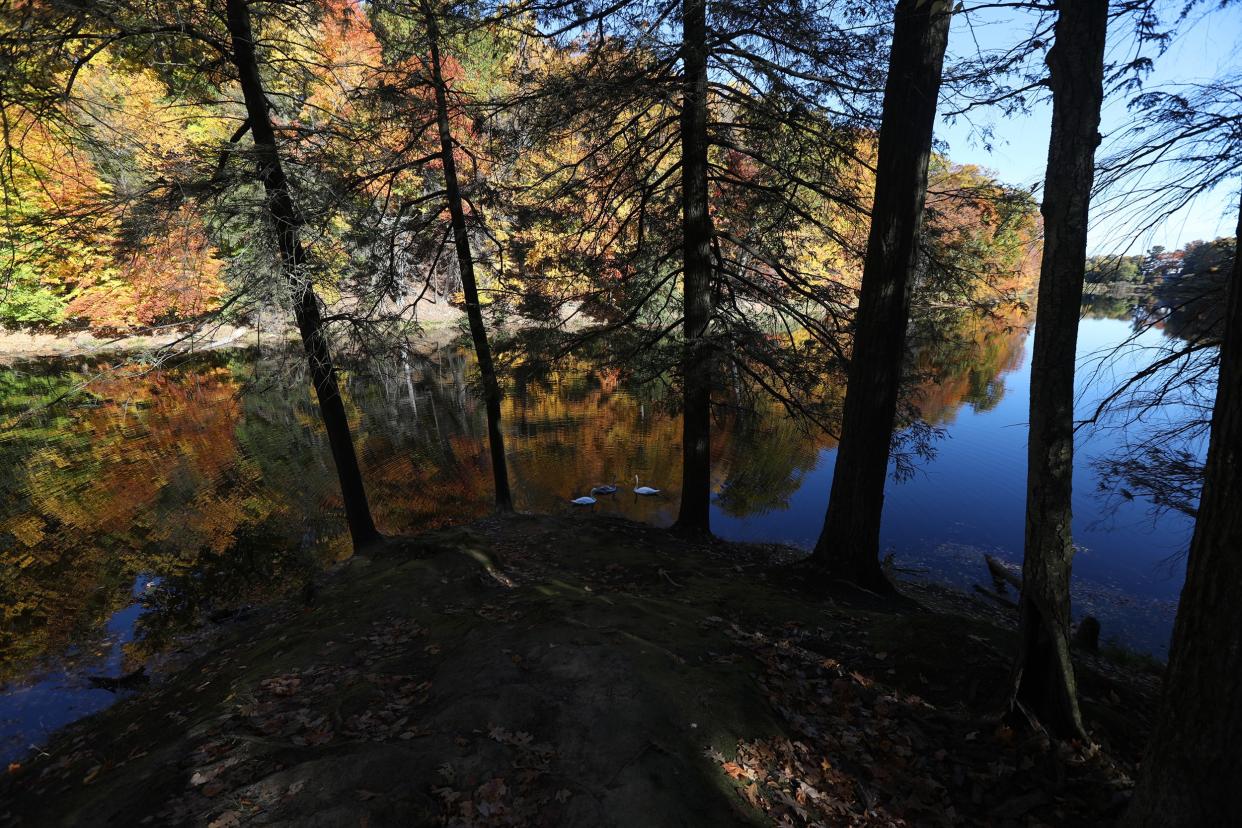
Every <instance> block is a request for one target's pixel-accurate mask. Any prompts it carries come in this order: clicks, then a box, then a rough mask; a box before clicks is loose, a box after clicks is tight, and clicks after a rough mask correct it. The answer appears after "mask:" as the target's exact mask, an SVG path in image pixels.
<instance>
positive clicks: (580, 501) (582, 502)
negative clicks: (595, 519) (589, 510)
mask: <svg viewBox="0 0 1242 828" xmlns="http://www.w3.org/2000/svg"><path fill="white" fill-rule="evenodd" d="M569 502H570V503H572V504H574V505H575V506H594V505H595V498H593V497H587V496H586V495H583V496H582V497H575V498H574V499H573V500H571V501H569Z"/></svg>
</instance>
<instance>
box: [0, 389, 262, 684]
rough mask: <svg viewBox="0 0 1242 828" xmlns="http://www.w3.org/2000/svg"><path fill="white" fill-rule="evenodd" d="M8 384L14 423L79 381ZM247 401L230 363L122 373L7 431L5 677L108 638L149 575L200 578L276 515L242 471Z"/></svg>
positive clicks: (2, 511) (0, 522)
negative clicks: (24, 409)
mask: <svg viewBox="0 0 1242 828" xmlns="http://www.w3.org/2000/svg"><path fill="white" fill-rule="evenodd" d="M88 370H93V366H91V367H89V368H88ZM5 379H6V384H5V386H6V387H5V390H6V391H8V392H11V391H14V390H18V391H19V393H18V394H16V395H13V394H6V398H5V400H4V416H5V417H6V418H8V417H11V416H13V415H14V414H15V413H16V412H17V410H19V409H17V408H16V406H20V405H21V404H22V402H21V401H26V402H30V401H34V399H32V398H36V399H37V398H40V397H46V396H47V395H48V394H54V393H58V392H59V391H61V390H68V388H69V387H70V386H71V385H72V384H73V383H74V382H76V381H78V380H79V379H80V377H79V376H77V375H74V374H61V375H58V376H51V377H39V376H34V377H29V376H23V374H22V373H21V372H20V371H12V372H6V373H5ZM14 386H18V387H19V388H18V389H15V388H14ZM235 390H236V383H235V382H234V381H233V379H232V377H231V375H230V373H229V371H228V369H227V368H225V367H221V366H218V365H207V366H203V367H200V368H199V369H197V370H194V371H192V372H189V373H186V372H182V371H173V372H166V373H151V374H146V373H142V374H134V373H126V372H124V371H121V372H117V373H113V374H110V375H109V376H108V377H107V378H105V379H102V380H99V381H96V382H94V383H92V384H91V385H90V386H89V395H88V397H87V398H86V400H85V401H81V400H79V402H77V403H75V404H72V405H71V406H69V407H57V408H56V409H54V411H53V412H51V413H48V414H46V415H44V416H42V417H40V418H39V419H28V420H22V421H19V422H18V423H17V425H16V427H15V428H12V429H11V430H10V431H9V432H8V435H7V437H6V439H5V440H4V442H3V443H2V444H0V463H2V464H3V466H4V467H5V468H6V469H7V472H6V473H5V475H4V476H3V477H2V478H0V487H2V488H3V491H4V495H5V503H4V505H3V506H0V549H2V550H3V551H0V557H3V559H4V560H3V561H2V563H3V566H0V569H2V570H3V572H4V574H3V575H2V576H0V578H2V579H3V580H0V592H2V593H3V594H4V595H3V597H4V601H3V605H4V618H3V625H2V627H0V642H2V644H3V654H4V655H3V657H4V664H3V665H2V666H0V676H4V675H6V674H9V672H10V670H11V669H12V668H13V666H14V665H15V664H16V663H18V662H20V661H22V660H24V657H26V656H33V655H38V654H40V653H43V652H47V651H50V650H56V649H60V648H63V647H64V646H66V645H67V644H68V643H69V642H70V641H71V640H79V635H80V634H81V633H82V632H84V631H85V630H88V629H92V628H95V627H97V626H98V624H99V622H100V621H101V620H102V618H103V617H106V615H107V614H108V613H109V612H111V611H113V610H115V609H117V608H119V607H120V606H123V605H124V604H126V603H128V601H129V598H130V595H129V590H130V587H131V585H132V584H133V582H134V579H135V578H136V577H137V576H138V575H139V574H141V573H146V572H159V573H168V574H172V573H175V572H178V571H188V570H191V569H193V568H194V567H195V566H196V564H197V561H198V559H199V557H200V556H201V555H204V554H217V555H218V554H221V553H223V552H225V551H226V550H228V549H230V548H231V547H232V546H233V545H234V542H235V536H236V532H237V530H238V528H239V527H240V526H244V525H251V524H255V523H258V522H260V521H262V520H263V519H265V518H266V517H267V515H268V514H270V512H271V511H272V508H273V506H272V504H271V503H270V502H268V501H266V500H264V499H261V498H255V497H253V496H252V494H251V493H252V492H253V491H254V489H255V485H256V484H257V474H256V472H257V469H255V468H253V467H252V466H250V465H249V464H246V463H244V462H241V463H239V462H238V456H237V448H236V442H235V440H234V427H235V425H236V421H237V418H238V414H239V410H240V409H239V405H238V403H237V401H236V398H235V396H234V392H235ZM15 404H16V405H15ZM187 506H188V508H187Z"/></svg>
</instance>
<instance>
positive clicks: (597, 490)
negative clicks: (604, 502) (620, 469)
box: [591, 483, 617, 495]
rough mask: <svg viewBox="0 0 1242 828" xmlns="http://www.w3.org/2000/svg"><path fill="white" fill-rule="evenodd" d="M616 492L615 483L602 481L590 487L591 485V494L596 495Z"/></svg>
mask: <svg viewBox="0 0 1242 828" xmlns="http://www.w3.org/2000/svg"><path fill="white" fill-rule="evenodd" d="M616 493H617V484H615V483H604V484H602V485H599V486H592V487H591V494H593V495H597V494H616Z"/></svg>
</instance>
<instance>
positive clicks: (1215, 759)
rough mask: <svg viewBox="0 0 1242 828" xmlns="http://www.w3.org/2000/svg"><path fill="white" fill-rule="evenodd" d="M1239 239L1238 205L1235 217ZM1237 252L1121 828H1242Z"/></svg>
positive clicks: (1241, 276)
mask: <svg viewBox="0 0 1242 828" xmlns="http://www.w3.org/2000/svg"><path fill="white" fill-rule="evenodd" d="M1237 233H1238V238H1239V239H1242V205H1239V212H1238V230H1237ZM1239 504H1242V251H1239V254H1238V255H1235V256H1234V260H1233V271H1232V272H1231V274H1230V280H1229V298H1228V300H1227V304H1226V311H1225V334H1224V339H1223V340H1222V342H1221V347H1220V381H1219V385H1218V386H1217V389H1216V404H1215V407H1214V408H1213V411H1212V436H1211V439H1210V441H1209V443H1208V454H1207V466H1206V469H1205V476H1204V481H1203V493H1202V494H1201V495H1200V497H1199V510H1198V515H1197V517H1196V520H1195V533H1194V537H1193V538H1192V539H1191V541H1190V556H1189V559H1188V560H1187V565H1186V585H1185V586H1183V587H1182V596H1181V601H1180V603H1179V604H1178V610H1177V622H1176V624H1175V625H1174V627H1173V644H1172V647H1171V648H1170V650H1169V668H1168V671H1167V672H1166V674H1165V681H1164V700H1163V703H1162V705H1161V710H1160V715H1159V718H1158V720H1157V722H1156V728H1155V732H1154V733H1153V734H1152V740H1151V747H1150V748H1149V750H1148V754H1147V759H1146V761H1145V762H1144V763H1143V773H1142V777H1141V779H1140V781H1139V786H1138V789H1137V791H1136V792H1135V797H1134V801H1133V803H1132V804H1131V805H1130V810H1129V811H1128V812H1127V813H1126V816H1125V819H1124V820H1123V821H1122V824H1123V825H1126V826H1143V827H1144V828H1146V826H1161V828H1164V826H1171V827H1172V828H1177V826H1187V828H1189V826H1198V825H1242V799H1239V791H1238V784H1239V783H1240V782H1242V747H1240V746H1242V601H1239V600H1238V595H1239V593H1240V592H1242V509H1240V508H1239Z"/></svg>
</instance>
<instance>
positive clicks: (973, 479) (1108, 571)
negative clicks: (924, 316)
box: [0, 320, 1191, 759]
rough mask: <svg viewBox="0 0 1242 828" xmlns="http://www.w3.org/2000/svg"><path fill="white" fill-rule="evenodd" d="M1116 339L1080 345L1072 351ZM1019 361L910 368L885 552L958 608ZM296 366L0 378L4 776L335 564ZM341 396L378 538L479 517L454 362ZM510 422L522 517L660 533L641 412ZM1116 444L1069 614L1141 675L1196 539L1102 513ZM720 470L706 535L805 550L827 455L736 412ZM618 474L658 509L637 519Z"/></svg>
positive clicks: (1093, 329) (654, 457) (481, 505)
mask: <svg viewBox="0 0 1242 828" xmlns="http://www.w3.org/2000/svg"><path fill="white" fill-rule="evenodd" d="M1129 332H1130V327H1129V325H1128V324H1127V323H1125V322H1120V321H1116V320H1086V321H1084V323H1083V327H1082V335H1081V338H1082V347H1081V349H1080V350H1081V351H1082V352H1084V353H1086V352H1090V351H1092V350H1096V349H1099V348H1100V347H1103V346H1105V345H1108V344H1110V343H1115V342H1119V341H1121V340H1122V339H1124V338H1125V337H1126V336H1127V335H1128V333H1129ZM1149 336H1152V337H1159V334H1158V333H1156V332H1152V333H1151V334H1150V335H1149ZM1028 353H1029V334H1028V332H1027V331H1026V330H1025V329H1024V328H1021V327H1018V328H1005V327H1004V326H997V327H995V328H979V329H977V330H974V332H973V333H972V334H971V335H970V336H969V337H967V338H966V341H965V342H964V343H960V347H957V348H956V349H950V350H948V351H944V352H938V353H935V354H931V353H921V354H920V355H919V357H918V361H919V362H920V366H919V367H920V368H929V367H930V368H935V369H936V370H935V373H936V375H937V376H938V380H937V382H935V383H928V384H925V385H924V386H923V387H921V388H920V390H919V392H918V399H919V405H920V408H921V410H922V413H923V416H924V418H925V420H926V421H927V422H929V423H930V424H931V425H933V426H937V427H939V428H942V429H943V430H944V438H943V439H941V440H940V441H938V443H937V455H936V458H935V459H934V460H933V461H931V462H930V463H927V464H924V465H923V466H921V467H920V468H919V470H918V471H917V472H916V474H915V475H914V476H913V477H912V478H911V479H910V480H908V481H906V482H903V483H899V484H891V485H890V487H889V492H888V495H887V502H886V507H885V523H884V531H883V544H884V546H885V547H886V549H888V550H891V551H893V552H894V553H895V554H896V558H897V561H898V562H899V564H901V565H903V566H909V567H918V568H922V569H925V570H926V571H927V576H926V577H931V578H935V579H938V580H943V581H947V582H950V583H955V584H958V585H961V586H969V585H970V584H972V583H976V582H985V581H986V574H985V572H984V570H983V566H982V558H981V555H982V553H983V552H989V553H991V554H995V555H997V556H999V557H1002V558H1005V559H1008V560H1010V561H1018V560H1020V557H1021V545H1022V525H1023V517H1022V509H1023V496H1024V485H1025V484H1024V480H1025V428H1024V423H1025V420H1026V405H1027V394H1026V389H1027V384H1028V382H1029V370H1028V366H1027V354H1028ZM937 362H939V363H940V364H934V363H937ZM295 365H296V359H293V358H282V359H277V358H274V357H271V356H262V355H259V354H257V353H253V352H245V351H238V352H230V353H222V354H211V355H205V356H201V357H197V358H195V359H194V360H192V361H189V362H186V363H184V364H182V365H179V366H175V367H171V368H168V367H166V368H165V369H164V370H161V371H153V370H146V369H144V368H143V367H142V366H139V365H114V366H110V365H106V364H104V363H98V362H81V361H78V362H66V361H59V360H43V361H38V362H32V363H25V364H21V365H18V366H15V367H11V368H8V369H4V370H0V420H2V421H3V422H5V423H6V424H8V425H9V426H10V427H9V428H8V429H7V430H6V431H5V432H4V435H3V437H0V599H2V604H3V618H2V619H0V684H2V685H3V690H2V691H0V757H2V758H5V759H8V758H13V757H15V756H17V755H20V754H21V753H23V752H24V751H25V749H26V748H27V746H28V745H29V744H30V743H31V742H32V741H37V740H38V739H40V738H41V737H42V736H44V735H46V733H47V732H48V731H49V730H50V729H52V728H54V727H57V726H59V725H61V724H64V723H66V722H68V721H71V720H73V719H76V718H78V717H80V716H81V715H84V714H85V713H88V712H92V711H93V710H95V709H99V708H101V707H103V706H106V704H107V703H108V702H110V701H111V699H112V696H111V695H110V694H108V693H107V692H106V691H103V690H98V689H92V688H91V687H90V684H89V681H88V678H87V677H88V676H89V675H93V674H104V675H113V676H116V675H121V674H122V673H124V672H127V671H129V670H131V669H133V668H134V667H135V666H136V665H138V664H140V663H141V662H142V661H143V660H144V659H145V658H147V657H148V656H149V655H150V654H151V653H152V652H153V651H156V650H158V649H159V648H160V647H161V646H162V645H163V643H164V642H166V641H167V640H168V639H169V638H170V637H171V636H172V635H175V634H176V633H177V632H179V631H181V630H184V629H186V628H187V627H190V626H193V625H194V624H198V623H203V622H204V620H205V619H207V618H209V617H210V616H211V615H212V613H219V612H222V611H225V610H227V609H228V608H229V607H232V606H236V605H238V604H247V603H257V602H260V601H263V600H270V599H271V598H272V597H273V596H275V595H279V594H282V593H287V592H293V591H296V590H299V589H301V588H302V586H303V585H304V584H305V582H306V580H307V578H309V577H310V576H311V575H312V574H313V573H314V572H315V571H318V570H319V569H321V568H322V567H323V566H324V565H325V564H327V563H330V562H331V561H333V560H335V559H338V558H341V557H343V556H346V555H348V554H349V544H348V536H347V534H346V532H345V529H344V525H343V521H342V519H341V512H342V507H341V502H340V495H339V492H338V490H337V484H336V478H335V473H334V470H333V468H332V466H331V456H330V454H329V451H328V446H327V441H326V439H325V438H324V436H323V434H322V432H321V430H320V428H319V424H318V420H317V416H316V413H315V409H314V407H313V404H312V402H313V401H312V399H311V396H310V391H309V388H308V386H307V385H306V383H305V382H304V381H303V380H302V379H301V378H300V377H299V376H297V373H296V371H294V370H290V367H291V366H295ZM83 384H85V391H84V392H82V393H73V392H74V390H75V389H76V388H78V387H79V386H81V385H83ZM343 385H344V388H345V389H346V393H347V395H348V396H349V402H350V410H351V411H352V412H353V413H352V416H353V426H354V429H355V433H356V438H357V441H358V444H359V453H360V456H361V462H362V468H363V475H364V478H365V480H366V484H367V488H368V493H369V495H370V499H371V504H372V508H373V510H374V512H375V518H376V522H377V524H378V525H379V526H380V528H381V530H382V531H385V532H388V533H393V534H399V533H412V532H417V531H419V530H423V529H427V528H431V527H435V526H440V525H444V524H448V523H455V522H461V521H466V520H470V519H472V518H474V517H477V516H479V515H481V514H484V513H485V512H486V511H487V510H488V508H489V505H490V502H491V494H490V488H489V487H490V472H489V468H488V460H487V450H486V436H485V435H486V432H485V429H484V427H483V410H482V406H481V405H480V404H479V402H478V400H477V398H476V396H475V395H474V394H473V393H472V385H471V375H470V363H469V361H468V360H467V359H466V358H465V356H464V355H463V353H462V352H460V351H455V350H443V351H441V352H439V353H438V354H436V355H434V356H432V357H431V358H428V359H426V360H420V361H418V362H416V363H406V364H399V365H396V366H389V367H388V368H386V369H385V370H384V371H383V372H382V374H378V375H377V374H374V373H372V374H369V375H364V374H362V373H360V372H353V373H348V374H346V376H345V381H344V383H343ZM61 395H67V396H66V398H65V401H63V402H61V403H58V404H56V405H55V406H53V407H51V408H50V409H47V410H45V411H43V412H41V413H37V414H35V415H32V416H23V415H25V413H26V412H27V411H28V410H29V409H30V408H31V407H32V406H34V405H37V404H39V403H43V402H47V401H49V400H52V399H56V398H58V397H60V396H61ZM1086 402H1087V400H1084V404H1085V403H1086ZM503 417H504V429H505V432H506V435H507V448H508V450H509V453H510V456H511V458H512V460H511V465H510V468H511V474H512V476H513V487H514V491H515V495H516V500H517V507H518V508H519V509H525V510H531V511H536V512H560V511H568V510H570V509H572V508H574V507H571V506H569V505H568V501H569V499H570V498H572V497H575V496H578V495H581V494H586V493H587V492H588V490H589V489H590V488H591V487H592V486H593V485H596V484H599V483H609V482H612V483H617V484H618V485H619V488H620V491H619V493H618V494H617V495H615V496H601V497H600V498H599V504H598V505H597V506H596V507H595V509H596V510H597V511H603V512H610V513H615V514H619V515H624V516H626V517H629V518H633V519H637V520H642V521H647V522H650V523H655V524H660V525H667V524H670V523H671V522H672V520H673V518H674V517H675V515H676V509H677V493H678V489H679V486H680V462H681V458H680V439H681V425H680V421H679V419H678V418H677V416H676V413H675V411H674V408H673V406H671V405H670V401H669V400H667V399H665V398H664V397H663V392H662V391H661V390H660V389H659V388H658V387H655V386H640V387H631V386H629V385H627V384H626V383H625V382H623V381H622V380H621V379H620V378H619V377H618V375H617V374H616V373H615V372H611V371H603V370H594V369H592V368H590V367H589V366H585V365H584V366H580V367H579V368H578V369H575V370H566V371H564V372H562V373H555V374H552V375H551V376H550V377H548V378H546V379H545V380H541V381H540V382H528V383H522V382H511V383H510V385H509V387H508V388H507V397H506V401H505V406H504V410H503ZM1108 439H1109V438H1108V437H1107V435H1099V436H1097V437H1094V438H1092V439H1091V440H1089V441H1088V442H1087V444H1086V445H1085V446H1084V447H1083V450H1082V451H1080V458H1079V459H1080V462H1079V464H1078V478H1077V480H1076V484H1075V485H1076V492H1077V494H1076V497H1075V537H1076V540H1077V541H1078V543H1079V544H1081V545H1082V546H1083V547H1084V551H1083V552H1082V553H1081V554H1080V555H1079V556H1078V557H1077V558H1076V560H1075V596H1074V597H1075V609H1076V611H1078V612H1083V611H1089V612H1092V613H1093V614H1096V615H1097V616H1099V617H1100V618H1101V619H1102V621H1103V625H1104V633H1105V637H1106V638H1107V637H1108V636H1109V635H1110V634H1111V635H1113V636H1116V637H1117V638H1119V639H1120V640H1121V641H1122V642H1124V643H1126V644H1128V645H1130V646H1132V647H1135V648H1137V649H1140V650H1146V651H1149V652H1153V653H1156V654H1158V655H1159V654H1163V652H1164V650H1165V647H1166V644H1167V639H1168V635H1169V631H1170V629H1171V623H1172V618H1173V612H1174V609H1175V602H1176V596H1177V591H1178V589H1179V588H1180V584H1181V568H1182V564H1181V562H1180V561H1179V560H1176V558H1175V557H1174V556H1175V555H1176V553H1178V552H1179V551H1180V550H1181V549H1183V548H1184V547H1185V544H1186V542H1187V541H1188V539H1189V532H1190V528H1191V526H1190V521H1189V519H1188V518H1185V517H1184V516H1181V515H1166V516H1163V517H1162V518H1161V519H1160V520H1159V521H1158V522H1153V521H1152V520H1151V519H1150V517H1149V515H1148V513H1147V510H1146V508H1145V507H1144V506H1143V505H1142V504H1141V503H1137V502H1136V503H1123V504H1121V506H1120V508H1119V509H1118V510H1117V511H1116V512H1115V513H1113V512H1110V511H1108V510H1107V509H1105V506H1104V503H1103V501H1102V500H1101V498H1100V497H1099V496H1098V495H1097V494H1096V493H1095V491H1094V489H1095V486H1094V485H1093V484H1094V480H1093V477H1092V472H1091V469H1090V467H1089V466H1088V464H1087V462H1086V461H1087V459H1088V458H1089V455H1090V454H1091V453H1099V452H1101V451H1105V450H1107V449H1108V448H1109V444H1108ZM712 456H713V486H714V499H713V516H712V519H713V528H714V529H715V531H716V532H717V533H718V534H719V535H721V536H723V537H726V538H730V539H739V540H758V541H779V542H786V543H793V544H797V545H801V546H804V547H809V546H810V545H811V544H813V543H814V541H815V538H816V536H817V535H818V533H819V528H820V525H821V523H822V520H823V515H824V509H825V506H826V501H827V493H828V489H829V484H830V482H831V474H832V457H833V444H832V441H831V440H830V438H828V437H827V436H822V435H821V436H818V437H816V436H813V435H808V434H806V433H805V432H804V431H803V430H801V429H799V428H797V427H795V426H794V424H792V423H791V422H790V421H788V420H787V419H785V418H784V417H783V416H781V415H780V414H779V413H778V412H776V411H775V410H773V411H770V412H765V413H763V414H756V415H742V414H736V413H735V414H732V415H726V416H725V417H724V419H722V420H721V421H720V422H718V424H717V428H716V430H715V434H714V436H713V444H712ZM635 475H638V476H639V478H640V479H641V481H642V482H643V483H644V484H646V485H651V486H655V487H658V488H662V489H664V490H665V496H662V497H658V498H639V497H636V496H635V495H633V494H632V493H631V492H630V489H631V488H632V486H633V478H634V476H635ZM1171 557H1173V561H1172V563H1170V562H1169V561H1170V558H1171Z"/></svg>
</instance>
